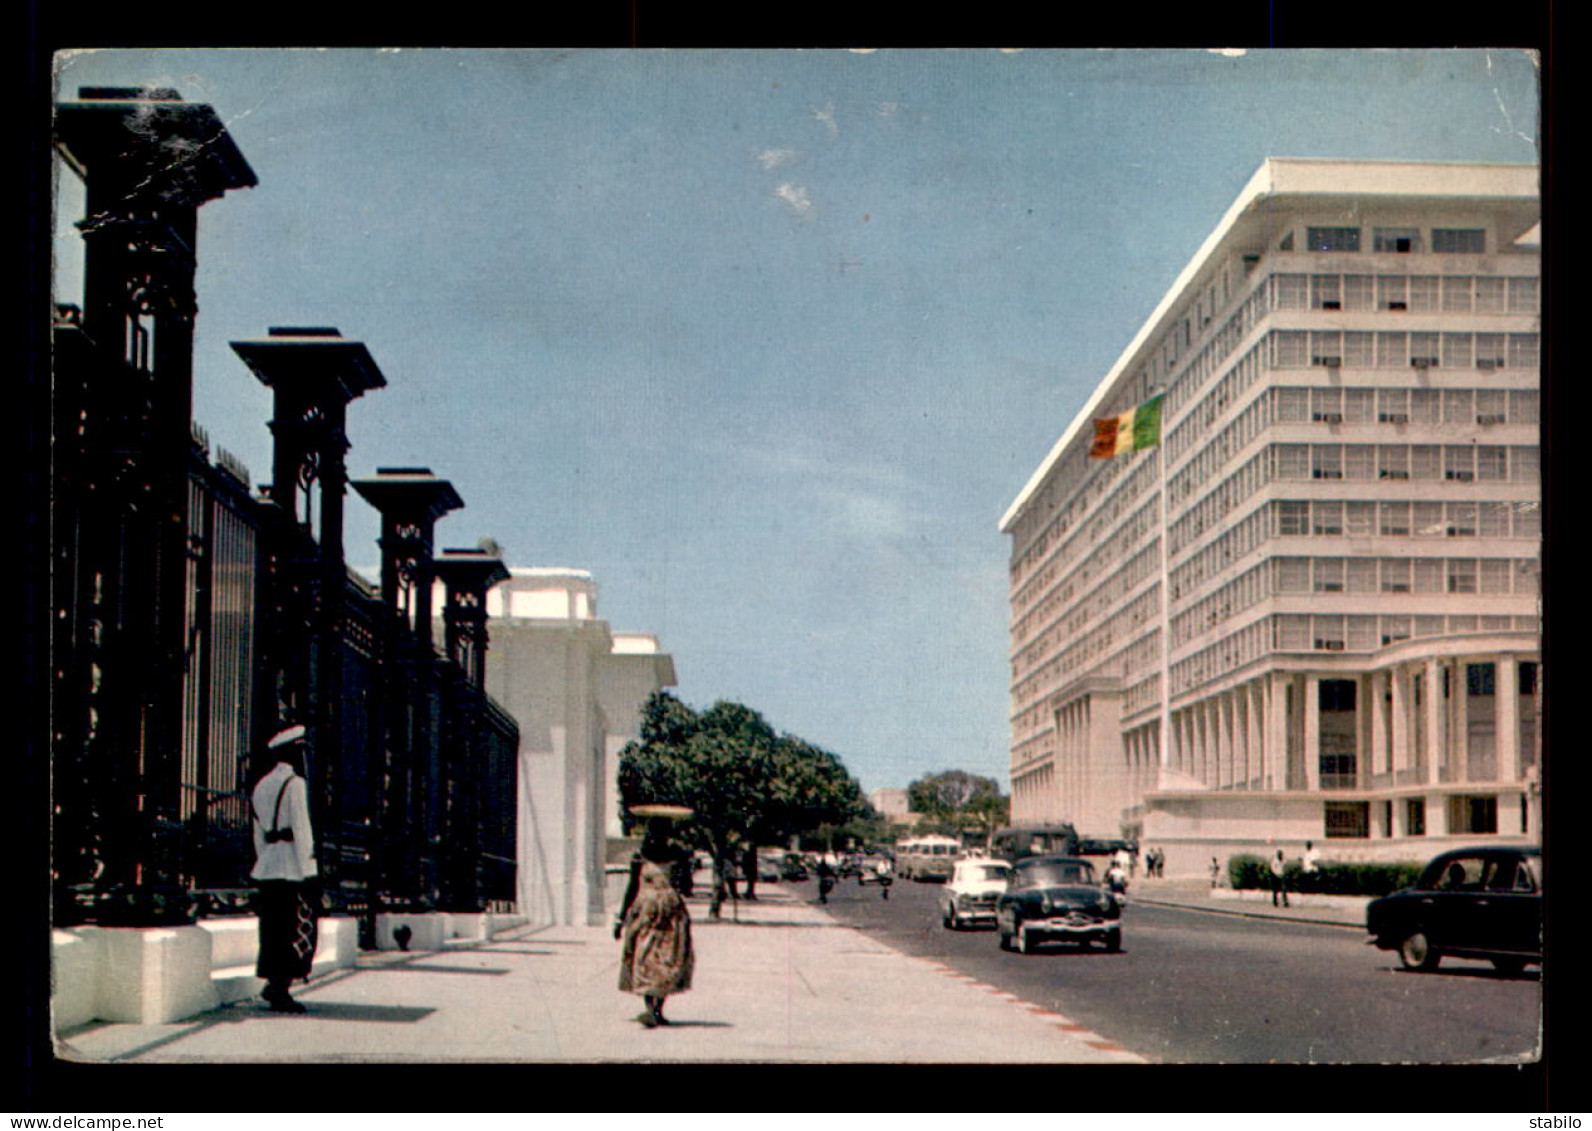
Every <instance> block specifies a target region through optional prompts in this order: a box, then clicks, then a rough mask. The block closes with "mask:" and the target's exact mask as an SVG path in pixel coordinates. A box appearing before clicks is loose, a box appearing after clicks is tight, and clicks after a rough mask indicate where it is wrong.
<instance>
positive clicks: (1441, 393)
mask: <svg viewBox="0 0 1592 1131" xmlns="http://www.w3.org/2000/svg"><path fill="white" fill-rule="evenodd" d="M1539 406H1540V399H1539V396H1538V394H1537V392H1536V390H1522V391H1519V392H1515V391H1511V390H1505V389H1368V388H1343V387H1337V386H1335V387H1327V388H1316V389H1311V388H1276V389H1270V390H1267V391H1266V392H1265V393H1264V394H1263V395H1261V396H1259V397H1256V398H1255V399H1254V400H1253V401H1252V402H1250V404H1249V405H1248V406H1247V407H1245V408H1244V409H1243V410H1242V411H1241V412H1240V413H1239V414H1238V415H1237V416H1236V417H1235V418H1234V419H1233V420H1232V422H1231V423H1229V424H1228V426H1227V427H1225V428H1223V429H1222V430H1221V432H1219V433H1217V434H1216V435H1215V436H1214V437H1212V438H1211V440H1210V441H1209V442H1208V443H1207V444H1205V445H1204V447H1202V448H1201V449H1200V450H1199V451H1198V452H1197V453H1195V454H1194V455H1193V457H1192V458H1190V459H1187V460H1184V461H1182V462H1181V463H1178V464H1177V466H1176V467H1175V469H1174V470H1172V471H1171V472H1170V474H1169V475H1168V477H1167V486H1168V496H1169V498H1170V500H1171V503H1172V505H1173V506H1174V507H1175V506H1177V505H1178V504H1180V503H1182V502H1184V501H1186V500H1188V499H1190V498H1192V497H1196V496H1197V495H1199V494H1200V493H1201V492H1203V490H1204V489H1205V487H1206V485H1207V484H1209V483H1210V481H1211V480H1212V479H1213V478H1215V477H1216V476H1217V475H1218V474H1220V472H1221V471H1222V469H1223V468H1224V467H1225V466H1226V465H1227V463H1228V462H1229V461H1230V460H1231V459H1232V458H1233V456H1234V455H1235V454H1236V453H1239V452H1242V451H1243V450H1244V449H1245V448H1246V447H1248V446H1249V445H1250V443H1251V442H1252V441H1254V440H1256V439H1257V438H1259V437H1261V436H1262V435H1263V434H1265V433H1266V432H1267V431H1268V429H1270V428H1271V427H1272V426H1273V425H1278V424H1327V425H1375V426H1377V427H1378V428H1379V429H1381V428H1382V427H1384V426H1386V427H1387V428H1388V429H1390V430H1391V429H1396V428H1399V427H1400V426H1402V425H1408V424H1418V425H1448V426H1457V427H1458V428H1460V429H1462V431H1461V432H1460V433H1459V435H1460V436H1463V437H1465V438H1467V439H1469V438H1470V437H1471V435H1472V432H1473V430H1474V429H1476V428H1493V427H1497V426H1499V425H1503V424H1530V425H1535V424H1536V423H1537V417H1538V412H1539ZM1395 434H1397V433H1395ZM1191 438H1192V435H1191V430H1186V429H1184V428H1182V427H1180V428H1179V429H1178V430H1177V432H1176V433H1174V434H1173V436H1172V437H1171V440H1170V441H1169V444H1168V449H1167V459H1168V462H1169V463H1173V462H1175V461H1177V460H1178V459H1179V457H1181V456H1182V455H1184V454H1185V452H1186V451H1187V449H1188V446H1189V444H1188V441H1189V440H1191ZM1456 438H1457V437H1456ZM1288 446H1289V445H1277V447H1279V448H1281V447H1288ZM1293 446H1294V447H1298V446H1299V445H1293ZM1325 446H1327V447H1331V446H1332V445H1325ZM1345 446H1350V447H1364V448H1368V449H1369V448H1370V447H1371V445H1368V444H1365V445H1345ZM1382 446H1383V447H1386V448H1388V449H1389V450H1392V449H1395V448H1397V449H1404V450H1411V449H1413V448H1423V449H1424V448H1434V449H1435V448H1436V447H1437V445H1430V444H1427V445H1382ZM1467 446H1478V445H1475V443H1474V441H1473V440H1472V442H1471V443H1469V444H1457V445H1449V447H1454V448H1463V447H1467ZM1480 446H1491V447H1501V445H1480ZM1531 450H1534V449H1531ZM1522 458H1525V457H1522ZM1373 477H1374V476H1373ZM1405 477H1407V476H1401V475H1398V474H1390V475H1386V476H1383V478H1405ZM1318 478H1329V476H1320V477H1318Z"/></svg>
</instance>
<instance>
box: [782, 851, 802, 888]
mask: <svg viewBox="0 0 1592 1131" xmlns="http://www.w3.org/2000/svg"><path fill="white" fill-rule="evenodd" d="M779 878H780V879H782V880H784V881H786V882H787V883H791V882H799V881H801V880H805V879H806V878H807V865H806V864H804V863H803V862H802V858H801V854H800V853H797V852H787V853H785V858H784V859H783V860H782V861H781V862H780V873H779Z"/></svg>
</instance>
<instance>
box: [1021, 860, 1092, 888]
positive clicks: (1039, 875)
mask: <svg viewBox="0 0 1592 1131" xmlns="http://www.w3.org/2000/svg"><path fill="white" fill-rule="evenodd" d="M1090 883H1094V869H1093V868H1091V867H1090V866H1089V865H1088V864H1086V863H1084V862H1083V861H1081V860H1079V861H1071V862H1068V863H1059V862H1057V863H1047V864H1036V865H1034V866H1033V867H1030V868H1024V869H1022V870H1021V871H1020V872H1019V873H1018V878H1017V881H1016V886H1018V887H1024V888H1031V887H1045V886H1047V885H1050V884H1090Z"/></svg>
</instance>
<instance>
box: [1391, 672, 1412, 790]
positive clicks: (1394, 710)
mask: <svg viewBox="0 0 1592 1131" xmlns="http://www.w3.org/2000/svg"><path fill="white" fill-rule="evenodd" d="M1409 683H1410V676H1409V673H1408V672H1407V671H1406V670H1405V669H1404V668H1403V667H1402V666H1400V667H1395V668H1394V669H1393V670H1392V671H1391V672H1390V673H1389V684H1390V687H1389V691H1391V692H1392V695H1393V701H1392V706H1391V714H1392V723H1393V725H1392V734H1391V735H1390V739H1391V742H1390V749H1389V750H1388V768H1389V770H1390V771H1391V772H1392V774H1393V784H1394V785H1398V784H1400V781H1399V778H1400V775H1401V774H1402V773H1403V772H1404V771H1405V770H1407V769H1409V768H1410V764H1409V750H1410V741H1409V740H1410V687H1409Z"/></svg>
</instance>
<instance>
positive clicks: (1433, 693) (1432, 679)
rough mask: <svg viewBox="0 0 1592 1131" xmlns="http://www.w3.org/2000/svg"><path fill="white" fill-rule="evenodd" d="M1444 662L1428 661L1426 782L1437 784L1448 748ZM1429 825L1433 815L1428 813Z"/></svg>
mask: <svg viewBox="0 0 1592 1131" xmlns="http://www.w3.org/2000/svg"><path fill="white" fill-rule="evenodd" d="M1443 703H1444V700H1443V664H1442V661H1441V660H1439V659H1438V658H1437V657H1436V656H1433V657H1430V658H1429V659H1427V661H1426V703H1425V714H1426V782H1427V784H1428V785H1436V784H1437V783H1438V782H1440V781H1442V766H1443V751H1444V749H1445V748H1446V743H1445V741H1444V739H1445V731H1446V730H1447V728H1446V727H1445V726H1444V725H1443V719H1444V716H1443ZM1426 824H1427V827H1429V828H1430V827H1431V826H1432V824H1433V822H1432V817H1431V814H1430V813H1428V814H1427V818H1426Z"/></svg>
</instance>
